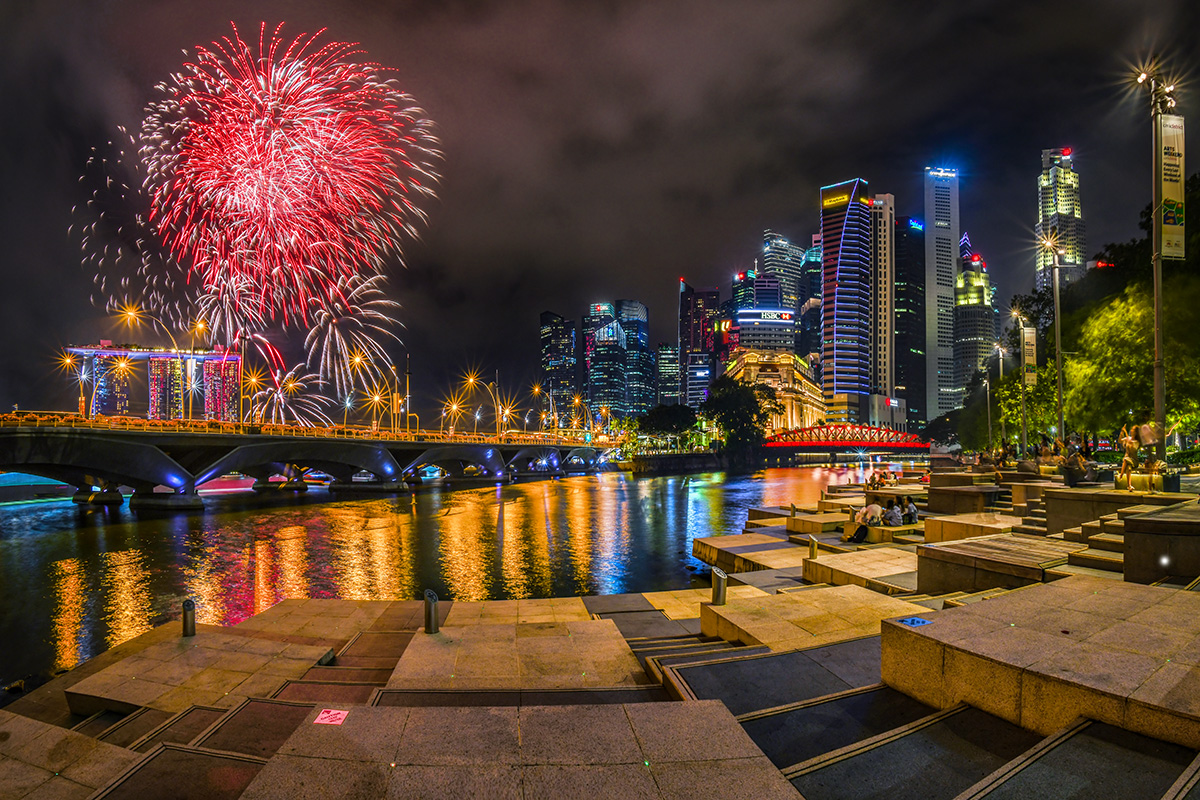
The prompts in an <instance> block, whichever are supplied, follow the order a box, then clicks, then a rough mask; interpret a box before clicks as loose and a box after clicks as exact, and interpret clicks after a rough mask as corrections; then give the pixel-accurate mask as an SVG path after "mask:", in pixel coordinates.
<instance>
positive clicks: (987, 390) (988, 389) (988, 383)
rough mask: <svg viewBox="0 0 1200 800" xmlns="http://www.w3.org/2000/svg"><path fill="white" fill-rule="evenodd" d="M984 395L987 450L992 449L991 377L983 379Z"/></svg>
mask: <svg viewBox="0 0 1200 800" xmlns="http://www.w3.org/2000/svg"><path fill="white" fill-rule="evenodd" d="M983 391H984V397H985V399H986V400H987V412H988V450H991V449H992V379H991V378H984V379H983Z"/></svg>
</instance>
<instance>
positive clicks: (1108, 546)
mask: <svg viewBox="0 0 1200 800" xmlns="http://www.w3.org/2000/svg"><path fill="white" fill-rule="evenodd" d="M1087 543H1088V547H1090V548H1092V549H1093V550H1108V551H1110V552H1113V553H1124V552H1125V536H1124V535H1123V534H1120V533H1097V534H1096V535H1094V536H1092V537H1091V538H1090V539H1088V541H1087Z"/></svg>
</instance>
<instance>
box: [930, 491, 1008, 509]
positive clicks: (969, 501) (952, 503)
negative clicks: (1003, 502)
mask: <svg viewBox="0 0 1200 800" xmlns="http://www.w3.org/2000/svg"><path fill="white" fill-rule="evenodd" d="M999 495H1000V487H999V486H997V485H995V484H994V483H993V484H990V485H988V486H931V487H929V499H928V503H927V505H928V509H929V513H931V514H981V513H983V512H984V511H985V510H986V509H987V507H988V506H991V505H995V503H996V498H997V497H999Z"/></svg>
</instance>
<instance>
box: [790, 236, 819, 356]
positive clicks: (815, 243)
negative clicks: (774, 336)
mask: <svg viewBox="0 0 1200 800" xmlns="http://www.w3.org/2000/svg"><path fill="white" fill-rule="evenodd" d="M821 260H822V259H821V234H819V233H814V234H813V236H812V246H811V247H809V248H808V249H807V250H805V251H804V270H803V277H802V278H801V286H804V287H806V292H807V299H806V300H805V301H804V302H802V303H801V304H800V308H799V309H797V314H798V315H799V318H798V320H797V322H796V353H798V354H799V355H800V356H809V355H811V354H814V353H815V354H816V355H817V357H818V358H819V357H820V354H821V301H822V299H823V298H822V295H823V294H824V286H825V274H824V272H823V269H822V266H821Z"/></svg>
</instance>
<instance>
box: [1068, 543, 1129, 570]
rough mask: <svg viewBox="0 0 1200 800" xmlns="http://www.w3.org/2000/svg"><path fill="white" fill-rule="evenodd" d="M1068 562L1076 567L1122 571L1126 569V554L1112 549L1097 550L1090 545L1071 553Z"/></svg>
mask: <svg viewBox="0 0 1200 800" xmlns="http://www.w3.org/2000/svg"><path fill="white" fill-rule="evenodd" d="M1067 563H1068V564H1070V565H1072V566H1076V567H1091V568H1092V569H1100V570H1108V571H1110V572H1116V573H1121V572H1123V571H1124V569H1125V556H1124V555H1122V554H1121V553H1114V552H1112V551H1110V550H1096V549H1094V548H1091V547H1089V548H1088V549H1087V550H1080V551H1078V552H1076V553H1071V554H1069V555H1068V556H1067Z"/></svg>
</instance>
